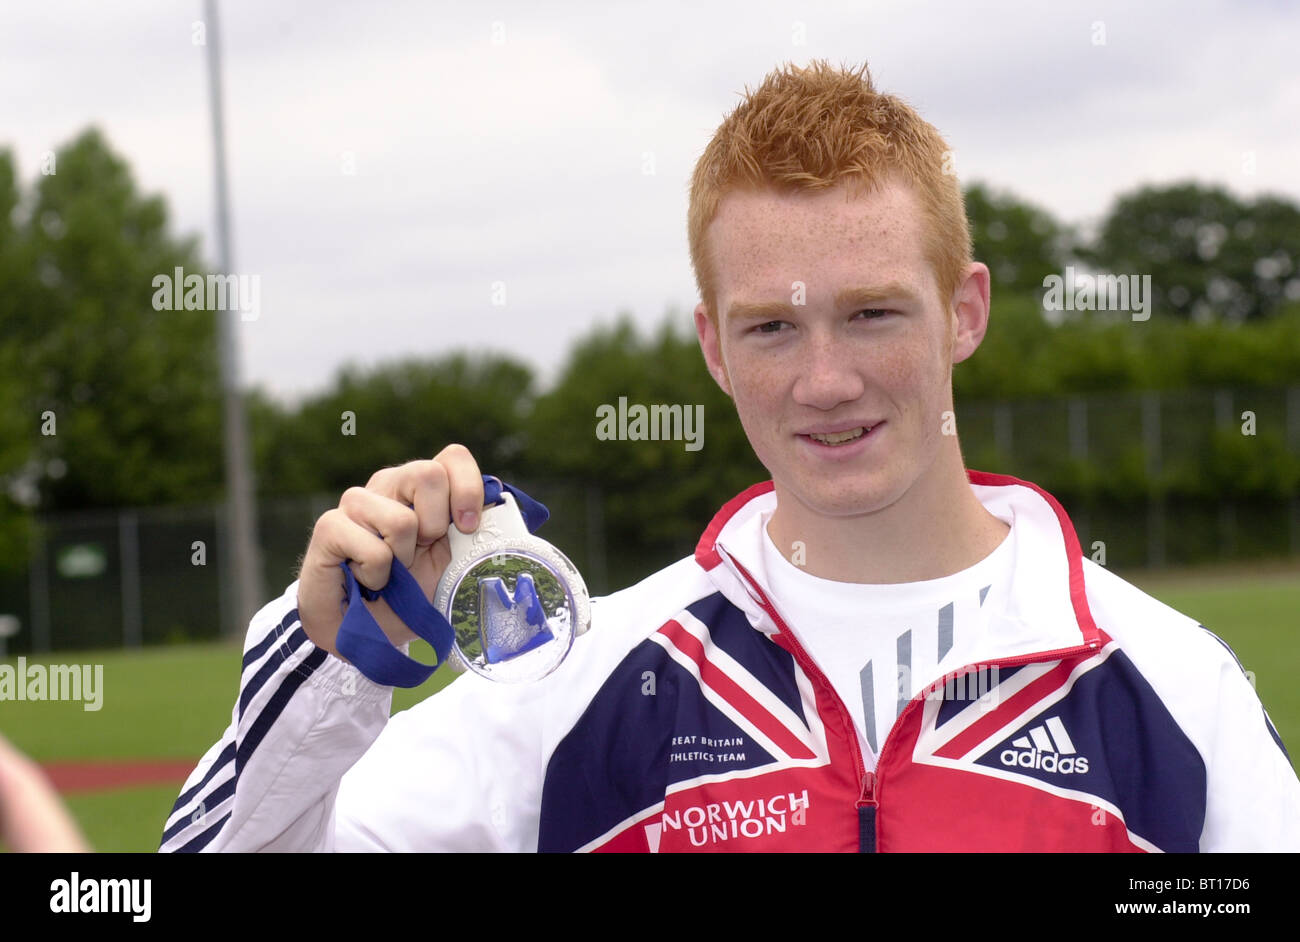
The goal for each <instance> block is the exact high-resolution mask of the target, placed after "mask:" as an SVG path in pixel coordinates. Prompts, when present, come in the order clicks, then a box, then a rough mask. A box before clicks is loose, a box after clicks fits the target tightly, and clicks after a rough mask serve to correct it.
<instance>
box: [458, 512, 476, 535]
mask: <svg viewBox="0 0 1300 942" xmlns="http://www.w3.org/2000/svg"><path fill="white" fill-rule="evenodd" d="M476 526H478V511H476V510H467V511H465V513H463V514H461V515H460V529H461V532H462V533H468V532H469V531H470V530H473V529H474V528H475V527H476Z"/></svg>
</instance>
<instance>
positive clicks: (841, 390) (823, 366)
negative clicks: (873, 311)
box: [794, 331, 864, 410]
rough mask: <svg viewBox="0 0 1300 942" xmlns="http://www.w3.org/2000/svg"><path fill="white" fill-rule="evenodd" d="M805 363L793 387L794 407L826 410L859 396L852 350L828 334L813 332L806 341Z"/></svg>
mask: <svg viewBox="0 0 1300 942" xmlns="http://www.w3.org/2000/svg"><path fill="white" fill-rule="evenodd" d="M805 355H806V359H805V361H804V363H803V364H802V369H801V370H800V373H799V378H798V379H797V380H795V384H794V398H795V401H796V402H797V403H799V404H800V405H804V406H812V407H813V408H816V409H822V410H830V409H833V408H835V407H836V406H838V405H840V404H841V403H843V402H852V401H854V400H856V399H858V398H860V397H861V396H862V393H863V389H864V387H863V382H862V375H861V373H860V372H859V369H858V367H859V364H857V363H856V362H855V361H854V353H853V347H852V345H850V344H847V343H845V342H844V341H843V340H842V339H837V338H835V337H833V336H832V335H831V334H830V332H829V331H814V332H813V333H812V335H811V336H810V337H809V339H808V341H807V346H806V349H805Z"/></svg>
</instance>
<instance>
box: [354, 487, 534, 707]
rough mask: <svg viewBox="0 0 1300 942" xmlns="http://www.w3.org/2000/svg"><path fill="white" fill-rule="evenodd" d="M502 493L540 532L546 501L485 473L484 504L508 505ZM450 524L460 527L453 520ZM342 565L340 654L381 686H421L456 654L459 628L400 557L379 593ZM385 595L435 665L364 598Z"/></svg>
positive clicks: (526, 521)
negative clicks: (402, 646) (396, 635)
mask: <svg viewBox="0 0 1300 942" xmlns="http://www.w3.org/2000/svg"><path fill="white" fill-rule="evenodd" d="M503 491H508V492H509V493H510V494H511V495H512V496H513V497H514V499H515V503H516V504H518V505H519V510H520V512H521V513H522V514H523V517H524V523H525V524H526V525H527V526H528V530H529V532H536V531H537V528H538V527H540V526H541V525H542V524H543V523H545V522H546V521H547V519H548V518H549V517H550V515H551V512H550V511H549V510H547V509H546V506H545V505H544V504H542V503H540V502H538V501H535V500H533V499H532V498H531V497H529V496H528V495H527V494H525V493H524V492H523V491H521V490H519V489H518V488H516V487H512V486H511V485H509V484H506V483H504V482H503V481H501V480H500V479H499V478H496V477H493V476H492V475H490V474H485V475H483V506H484V507H493V506H495V505H497V504H501V503H504V502H505V499H504V498H503V497H502V496H501V494H502V492H503ZM480 519H481V517H480ZM451 525H452V526H455V524H454V523H453V524H451ZM339 565H340V566H341V567H342V568H343V578H344V581H345V582H346V584H347V592H348V602H347V609H346V611H344V613H343V623H342V624H341V625H339V634H338V639H337V640H336V641H335V646H336V647H337V648H338V652H339V654H341V655H343V656H344V657H345V658H347V659H348V661H349V662H350V663H351V664H352V666H353V667H355V668H356V669H357V670H359V671H361V673H362V674H364V675H365V676H366V677H368V678H369V679H370V680H372V681H374V682H375V683H377V684H382V685H384V686H386V687H418V686H419V685H420V684H422V683H424V682H425V681H426V680H428V679H429V677H430V675H431V674H433V672H434V671H435V670H437V669H438V667H439V666H440V665H441V664H442V662H443V661H445V660H446V659H447V655H449V654H450V653H451V648H452V645H453V644H454V643H455V640H456V632H455V631H454V630H453V629H452V627H451V623H450V622H448V621H447V619H446V618H445V617H444V616H443V614H442V612H440V611H438V610H437V609H436V608H434V607H433V605H432V604H431V603H430V602H429V600H428V599H427V598H425V596H424V590H423V589H421V588H420V584H419V583H418V582H416V581H415V577H414V576H413V575H411V573H410V572H409V571H408V570H407V568H406V567H405V566H403V565H402V564H401V562H400V561H398V560H397V559H396V558H394V559H393V566H392V571H391V573H390V574H389V577H388V583H387V584H386V585H385V586H384V587H383V588H382V589H379V590H377V591H376V590H373V589H367V588H366V587H365V586H363V585H361V583H359V582H357V579H356V576H354V575H353V574H352V567H351V566H349V565H348V561H347V560H344V561H343V562H341V563H339ZM380 598H382V599H383V600H384V601H385V602H387V603H388V607H389V608H391V609H392V610H393V612H394V613H395V614H396V615H397V617H398V618H400V619H401V620H402V621H403V623H405V625H406V627H408V628H410V629H411V631H413V632H414V633H415V634H416V636H418V637H420V638H423V639H424V640H425V641H427V642H429V645H430V647H432V648H433V653H434V654H435V655H437V659H438V660H437V663H436V664H432V665H429V664H421V663H420V662H419V661H417V660H415V659H414V658H411V657H407V656H406V655H405V654H403V653H402V652H401V651H399V650H397V648H396V647H394V646H393V644H392V642H390V641H389V640H388V636H387V635H385V634H384V632H383V629H381V628H380V627H379V623H378V622H376V621H375V618H374V616H373V615H371V614H370V611H369V609H367V608H366V606H365V604H364V602H362V599H366V600H369V601H371V602H373V601H375V600H376V599H380Z"/></svg>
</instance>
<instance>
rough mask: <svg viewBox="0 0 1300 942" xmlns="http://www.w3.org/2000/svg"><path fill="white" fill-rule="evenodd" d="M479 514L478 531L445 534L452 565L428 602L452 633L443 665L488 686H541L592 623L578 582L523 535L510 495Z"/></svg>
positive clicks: (573, 572) (563, 561) (555, 554)
mask: <svg viewBox="0 0 1300 942" xmlns="http://www.w3.org/2000/svg"><path fill="white" fill-rule="evenodd" d="M501 498H502V501H503V503H500V504H496V505H494V506H492V507H487V508H485V509H484V511H483V514H482V516H481V518H480V522H479V525H478V529H477V530H475V531H474V532H473V533H470V534H468V535H467V534H464V533H461V532H460V530H458V529H457V528H456V527H455V526H454V525H453V526H452V527H451V528H450V529H449V530H448V531H447V538H448V542H449V543H450V544H451V562H450V563H449V564H448V565H447V569H446V571H445V572H443V574H442V578H441V579H439V580H438V588H437V591H436V592H435V593H434V596H433V604H434V606H435V607H436V608H437V609H438V611H440V612H442V614H443V616H444V617H446V619H447V621H448V622H450V623H451V626H452V628H453V629H454V630H455V632H456V643H455V645H454V646H453V648H452V652H451V655H450V656H449V657H448V661H449V662H450V664H451V665H452V668H453V669H455V670H458V671H461V670H465V669H466V668H468V669H469V670H472V671H474V673H476V674H481V675H483V676H484V677H487V678H489V679H491V680H498V681H505V682H508V683H523V682H527V681H532V680H540V679H541V678H543V677H545V676H546V675H547V674H549V673H551V671H553V670H555V668H557V667H559V665H560V662H561V661H563V660H564V658H565V657H566V656H567V655H568V653H569V649H570V648H571V647H572V646H573V639H574V638H575V637H576V636H578V635H580V634H582V633H583V632H584V631H586V630H587V628H588V627H590V624H591V603H590V601H589V600H588V598H587V586H586V584H585V583H584V582H583V581H582V576H581V575H580V574H579V573H578V570H577V568H576V567H575V566H574V565H573V563H571V562H570V561H569V559H568V557H567V556H565V555H564V554H563V553H561V552H560V551H559V550H558V549H556V548H555V547H554V546H552V545H551V544H550V543H548V542H546V541H545V540H543V539H541V538H540V537H536V536H533V535H532V534H531V533H529V532H528V526H527V524H525V523H524V518H523V515H522V514H521V513H520V512H519V506H518V504H516V503H515V498H514V495H512V494H511V493H510V492H509V491H503V492H502V494H501Z"/></svg>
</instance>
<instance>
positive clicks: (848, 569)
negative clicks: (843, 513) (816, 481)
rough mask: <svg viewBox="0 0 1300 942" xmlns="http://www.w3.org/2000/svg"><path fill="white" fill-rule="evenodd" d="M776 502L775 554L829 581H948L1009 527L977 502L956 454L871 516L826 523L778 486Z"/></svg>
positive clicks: (830, 519)
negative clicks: (946, 577) (945, 579)
mask: <svg viewBox="0 0 1300 942" xmlns="http://www.w3.org/2000/svg"><path fill="white" fill-rule="evenodd" d="M954 458H955V460H953V459H954ZM777 501H778V503H777V509H776V511H775V512H774V513H773V515H772V519H771V520H770V521H769V522H768V526H767V530H768V535H769V536H770V538H771V540H772V542H773V543H774V544H775V545H776V548H777V549H778V550H779V551H780V553H781V555H783V556H784V557H785V558H786V559H789V560H791V561H792V562H795V563H796V564H798V565H800V567H801V568H802V569H803V570H804V571H805V572H807V573H809V574H810V575H814V576H817V577H818V578H821V579H830V580H832V581H835V582H861V583H871V584H891V583H900V582H923V581H926V580H930V579H940V578H943V577H944V576H950V575H952V574H953V573H957V572H961V571H962V570H963V569H968V568H970V567H971V566H973V565H975V564H976V563H977V562H979V561H980V560H981V559H984V558H985V557H986V556H988V555H989V554H990V553H991V552H993V550H995V549H997V547H998V545H999V544H1000V543H1001V542H1002V540H1003V539H1004V538H1005V537H1006V535H1007V531H1008V530H1009V529H1010V528H1009V527H1008V526H1007V525H1006V524H1005V523H1003V522H1002V521H1001V520H999V519H998V518H997V517H995V516H993V515H992V514H991V513H989V512H988V511H987V510H985V509H984V506H983V505H982V504H981V503H980V502H979V499H978V498H977V497H976V496H975V493H974V491H972V490H971V487H970V482H969V480H968V478H967V477H966V471H965V469H964V467H963V466H962V463H961V457H960V452H958V451H957V450H956V449H953V453H952V454H951V455H950V456H948V458H947V460H945V459H944V458H941V459H940V463H939V464H938V466H936V467H934V468H932V469H931V473H930V474H927V475H922V477H920V478H918V479H917V481H916V482H915V483H914V484H913V485H912V487H911V488H910V489H909V490H908V491H907V493H906V494H904V495H903V496H902V497H901V498H900V499H899V500H897V501H896V502H894V503H893V504H891V505H890V506H889V507H886V508H884V509H882V510H879V511H876V512H874V513H869V514H860V515H856V516H847V517H827V516H824V515H822V514H818V513H816V512H814V511H812V510H811V509H810V508H808V507H805V506H804V505H802V504H801V503H800V502H799V501H797V500H796V499H795V498H794V497H793V496H791V495H789V494H785V495H783V494H782V488H781V487H780V485H779V484H778V485H777ZM797 543H799V544H802V546H801V547H800V546H796V544H797Z"/></svg>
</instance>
